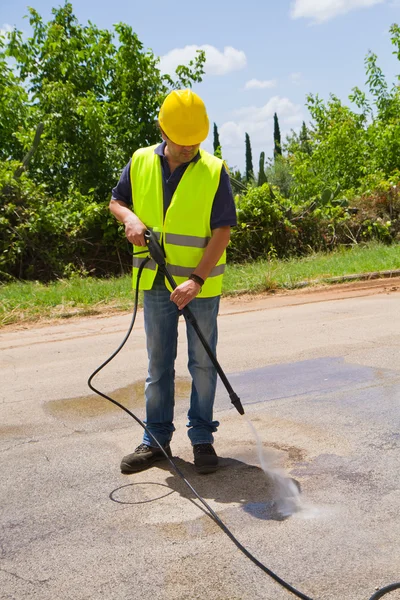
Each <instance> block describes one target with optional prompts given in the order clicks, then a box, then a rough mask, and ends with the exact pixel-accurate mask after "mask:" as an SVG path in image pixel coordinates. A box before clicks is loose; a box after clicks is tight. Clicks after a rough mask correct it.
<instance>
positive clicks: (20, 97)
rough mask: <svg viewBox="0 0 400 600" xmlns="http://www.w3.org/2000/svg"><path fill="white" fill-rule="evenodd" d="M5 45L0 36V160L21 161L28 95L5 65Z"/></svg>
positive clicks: (3, 37)
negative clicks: (12, 159) (13, 159)
mask: <svg viewBox="0 0 400 600" xmlns="http://www.w3.org/2000/svg"><path fill="white" fill-rule="evenodd" d="M5 45H6V38H5V36H2V35H1V34H0V160H7V159H9V158H15V159H22V156H23V153H24V141H23V132H24V130H25V128H26V120H27V113H28V110H27V102H28V94H27V93H26V90H25V89H24V87H23V86H22V84H21V81H20V79H19V78H18V77H17V76H16V75H15V74H14V73H13V71H12V70H11V68H10V66H9V65H8V63H7V60H6V55H5V51H4V47H5Z"/></svg>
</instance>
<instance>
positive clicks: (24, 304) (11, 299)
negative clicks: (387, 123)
mask: <svg viewBox="0 0 400 600" xmlns="http://www.w3.org/2000/svg"><path fill="white" fill-rule="evenodd" d="M391 269H400V246H399V245H398V244H397V245H393V246H383V245H381V244H377V243H374V244H369V245H366V246H355V247H352V248H351V249H340V250H337V251H335V252H332V253H331V254H312V255H310V256H307V257H305V258H297V259H290V260H284V261H283V260H272V261H257V262H252V263H248V264H244V265H228V267H227V270H226V274H225V278H224V290H223V294H224V295H225V296H227V295H233V294H238V293H261V292H266V291H268V290H272V289H279V288H285V289H293V288H296V287H298V285H299V284H300V283H301V282H305V281H306V282H310V283H312V282H315V281H318V282H321V280H322V281H323V280H325V279H327V278H330V277H338V276H344V275H352V274H359V273H368V272H374V271H386V270H391ZM133 296H134V294H133V291H132V288H131V277H130V276H129V275H126V276H124V277H119V278H113V279H106V280H101V279H93V278H87V279H81V278H78V277H75V278H72V279H70V280H62V281H57V282H54V283H51V284H49V285H44V284H41V283H38V282H26V283H21V282H16V283H6V284H1V285H0V298H1V300H0V326H4V325H8V324H11V323H27V322H33V321H38V320H40V319H53V318H59V319H63V318H64V319H65V318H69V317H73V316H76V315H80V316H85V315H95V314H101V313H104V312H106V311H109V312H111V311H127V310H131V309H132V306H133Z"/></svg>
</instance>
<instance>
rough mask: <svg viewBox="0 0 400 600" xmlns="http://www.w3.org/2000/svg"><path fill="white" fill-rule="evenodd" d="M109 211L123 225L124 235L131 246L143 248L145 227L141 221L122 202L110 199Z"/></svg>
mask: <svg viewBox="0 0 400 600" xmlns="http://www.w3.org/2000/svg"><path fill="white" fill-rule="evenodd" d="M109 208H110V211H111V212H112V214H113V215H114V217H116V218H117V219H118V221H120V222H121V223H123V224H124V225H125V235H126V237H127V239H128V240H129V241H130V242H131V244H135V245H136V246H145V245H146V242H145V241H144V232H145V231H146V229H147V227H146V225H144V223H142V221H141V220H140V219H139V217H137V216H136V215H135V213H134V212H132V211H131V209H130V208H129V206H127V204H125V202H122V200H116V199H115V198H112V199H111V201H110V204H109Z"/></svg>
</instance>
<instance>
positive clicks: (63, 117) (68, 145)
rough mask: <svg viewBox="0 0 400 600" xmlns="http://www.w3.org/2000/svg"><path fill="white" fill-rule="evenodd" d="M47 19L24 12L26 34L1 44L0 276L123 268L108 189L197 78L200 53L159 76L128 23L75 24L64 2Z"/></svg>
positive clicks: (125, 261) (123, 247)
mask: <svg viewBox="0 0 400 600" xmlns="http://www.w3.org/2000/svg"><path fill="white" fill-rule="evenodd" d="M52 13H53V17H52V19H51V20H50V21H49V22H48V23H45V22H44V21H43V20H42V17H41V16H40V15H39V14H38V12H37V11H36V10H35V9H33V8H30V9H29V22H30V25H31V27H32V35H31V36H30V37H28V38H25V37H24V36H23V34H22V32H21V31H18V30H14V31H12V32H11V33H8V34H6V36H3V37H0V211H1V212H0V215H1V217H0V240H1V241H0V251H1V257H0V277H1V278H3V279H6V278H9V277H18V278H28V279H29V278H40V279H42V280H47V279H51V278H55V277H63V276H65V275H68V274H71V273H72V272H74V271H76V272H80V273H88V272H93V273H95V274H108V273H112V272H121V271H124V270H127V269H129V263H130V257H129V253H128V247H129V245H128V244H127V242H126V241H125V240H124V238H123V236H121V235H120V227H119V226H118V224H117V223H116V221H115V219H114V217H112V216H111V215H110V214H109V212H108V209H107V205H108V200H109V198H110V195H111V189H112V187H113V186H114V185H115V183H116V181H117V179H118V177H119V174H120V172H121V170H122V167H123V166H125V164H126V163H127V162H128V160H129V158H130V157H131V156H132V153H133V152H134V151H135V150H136V149H137V148H139V147H141V146H146V145H149V144H152V143H156V142H158V141H159V140H160V136H159V133H158V130H157V126H156V119H157V114H158V110H159V107H160V105H161V103H162V101H163V99H164V97H165V96H166V94H167V93H168V92H169V91H170V90H171V88H179V87H188V86H191V85H192V82H194V81H197V82H198V81H201V76H202V74H203V65H204V62H205V54H204V52H202V51H201V52H198V53H197V55H196V58H195V59H194V60H192V61H190V63H189V64H188V65H187V66H183V65H181V66H179V67H178V68H177V69H176V73H175V76H174V77H172V76H170V75H161V73H160V71H159V69H158V62H159V58H158V57H156V56H154V55H153V53H152V52H151V51H149V50H145V49H144V48H143V44H142V43H141V42H140V40H139V38H138V36H137V35H136V33H134V32H133V30H132V28H131V27H130V26H129V25H126V24H124V23H119V24H117V25H115V26H114V31H108V30H104V29H99V28H98V27H96V26H95V25H94V24H92V23H90V22H89V23H88V25H81V24H80V23H79V22H78V20H77V18H76V17H75V15H74V14H73V9H72V5H71V4H70V3H68V2H66V3H65V4H64V6H61V7H59V8H57V9H53V11H52ZM10 59H11V61H10ZM10 64H13V68H11V67H10V66H9V65H10ZM40 124H43V135H42V136H41V137H40V131H39V130H38V127H39V125H40ZM41 127H42V125H40V128H41ZM39 139H40V144H39ZM22 160H23V163H22V164H21V161H22ZM28 163H29V169H28V172H27V173H23V171H24V170H26V168H27V167H28ZM21 174H22V176H21V178H20V179H18V177H19V175H21Z"/></svg>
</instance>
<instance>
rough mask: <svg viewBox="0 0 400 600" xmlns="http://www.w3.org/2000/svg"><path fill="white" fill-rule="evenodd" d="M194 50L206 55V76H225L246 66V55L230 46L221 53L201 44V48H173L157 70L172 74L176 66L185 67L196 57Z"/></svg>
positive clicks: (162, 59)
mask: <svg viewBox="0 0 400 600" xmlns="http://www.w3.org/2000/svg"><path fill="white" fill-rule="evenodd" d="M196 50H204V51H205V53H206V62H205V67H204V70H205V74H206V75H226V73H230V72H231V71H238V70H240V69H243V68H244V67H245V66H246V64H247V59H246V55H245V53H244V52H243V51H242V50H236V48H232V46H225V48H224V50H223V52H221V51H220V50H218V48H215V46H210V45H209V44H203V45H202V46H195V45H192V46H185V47H184V48H175V49H174V50H171V51H170V52H168V53H167V54H164V56H162V57H161V59H160V64H159V68H160V70H161V72H162V73H170V74H171V73H174V72H175V69H176V67H177V66H178V65H186V64H188V62H189V61H190V60H192V59H193V58H194V57H195V56H196Z"/></svg>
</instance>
